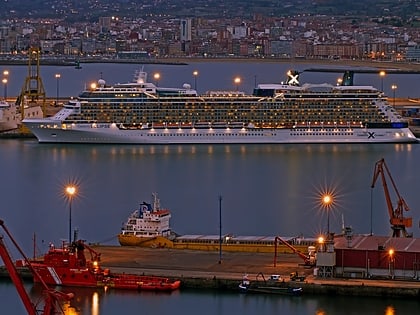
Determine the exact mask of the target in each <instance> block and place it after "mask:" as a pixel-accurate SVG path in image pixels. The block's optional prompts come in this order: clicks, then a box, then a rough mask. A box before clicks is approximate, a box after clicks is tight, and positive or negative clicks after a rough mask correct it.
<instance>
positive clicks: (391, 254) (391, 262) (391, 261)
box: [388, 248, 395, 279]
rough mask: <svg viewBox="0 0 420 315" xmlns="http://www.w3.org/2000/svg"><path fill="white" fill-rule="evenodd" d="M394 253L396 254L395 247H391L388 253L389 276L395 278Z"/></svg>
mask: <svg viewBox="0 0 420 315" xmlns="http://www.w3.org/2000/svg"><path fill="white" fill-rule="evenodd" d="M394 254H395V251H394V249H392V248H390V249H389V251H388V255H389V277H390V278H391V279H394Z"/></svg>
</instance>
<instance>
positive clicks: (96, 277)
mask: <svg viewBox="0 0 420 315" xmlns="http://www.w3.org/2000/svg"><path fill="white" fill-rule="evenodd" d="M86 250H87V251H89V253H90V259H86V256H85V251H86ZM99 261H100V254H99V253H97V252H96V251H95V250H94V249H93V248H91V247H90V246H88V245H87V244H85V243H84V242H83V241H81V240H79V241H74V242H72V244H71V245H70V246H63V247H62V248H55V247H54V246H52V245H51V246H50V249H49V251H48V252H47V253H46V254H45V255H44V257H43V260H42V261H34V262H32V267H33V268H34V269H35V270H36V274H34V281H35V282H40V281H43V282H45V283H46V284H48V285H60V286H83V287H110V288H115V289H129V290H154V291H173V290H176V289H178V288H179V287H180V285H181V282H180V281H179V280H170V279H169V278H165V277H157V276H142V275H136V274H125V273H123V274H121V273H111V272H110V271H109V269H102V268H101V267H100V265H99ZM39 278H41V279H39Z"/></svg>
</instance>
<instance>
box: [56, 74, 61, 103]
mask: <svg viewBox="0 0 420 315" xmlns="http://www.w3.org/2000/svg"><path fill="white" fill-rule="evenodd" d="M60 78H61V74H60V73H56V74H55V79H56V81H57V95H56V96H57V98H56V101H55V106H58V96H59V90H60V83H59V82H60Z"/></svg>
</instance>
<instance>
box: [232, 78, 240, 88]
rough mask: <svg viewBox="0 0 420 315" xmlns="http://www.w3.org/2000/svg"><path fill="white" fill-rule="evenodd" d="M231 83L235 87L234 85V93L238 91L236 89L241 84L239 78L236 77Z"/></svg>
mask: <svg viewBox="0 0 420 315" xmlns="http://www.w3.org/2000/svg"><path fill="white" fill-rule="evenodd" d="M233 82H234V83H235V85H236V91H238V89H239V84H241V78H240V77H236V78H235V79H234V80H233Z"/></svg>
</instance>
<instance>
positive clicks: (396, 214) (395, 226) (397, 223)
mask: <svg viewBox="0 0 420 315" xmlns="http://www.w3.org/2000/svg"><path fill="white" fill-rule="evenodd" d="M385 175H388V177H389V179H390V181H391V183H392V187H393V188H394V191H395V194H396V196H397V198H398V200H397V206H396V208H395V209H394V208H393V205H392V201H391V196H390V193H389V190H388V185H387V182H386V178H385ZM379 176H381V180H382V186H383V188H384V193H385V200H386V205H387V208H388V214H389V222H390V223H391V229H392V237H411V236H412V234H409V233H408V232H407V230H406V228H410V227H411V226H412V225H413V220H412V218H410V217H404V211H408V210H410V208H409V207H408V205H407V203H406V202H405V200H404V199H403V198H402V197H401V195H400V193H399V192H398V189H397V186H396V185H395V182H394V180H393V178H392V176H391V173H390V172H389V169H388V166H387V165H386V163H385V160H384V159H381V160H379V161H377V162H376V163H375V171H374V173H373V180H372V186H371V188H374V187H375V183H376V181H377V179H378V178H379Z"/></svg>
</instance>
